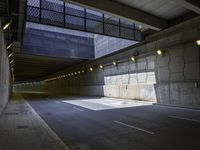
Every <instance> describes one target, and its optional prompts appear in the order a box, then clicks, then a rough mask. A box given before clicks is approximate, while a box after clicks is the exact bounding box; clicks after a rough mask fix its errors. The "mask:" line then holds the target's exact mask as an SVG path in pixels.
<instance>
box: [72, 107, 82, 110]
mask: <svg viewBox="0 0 200 150" xmlns="http://www.w3.org/2000/svg"><path fill="white" fill-rule="evenodd" d="M73 108H74V109H76V110H78V111H84V110H83V109H80V108H78V107H73Z"/></svg>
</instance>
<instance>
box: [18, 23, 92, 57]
mask: <svg viewBox="0 0 200 150" xmlns="http://www.w3.org/2000/svg"><path fill="white" fill-rule="evenodd" d="M44 28H47V29H44ZM62 31H63V29H62V28H59V27H50V26H48V25H41V24H36V23H30V22H27V23H26V28H25V31H24V40H23V46H22V51H21V52H23V53H28V54H33V55H43V56H51V57H64V58H81V59H94V38H93V37H89V36H88V37H87V35H85V36H84V35H81V33H79V34H77V33H76V34H75V33H70V31H65V32H62ZM71 32H72V31H71ZM82 34H83V33H82Z"/></svg>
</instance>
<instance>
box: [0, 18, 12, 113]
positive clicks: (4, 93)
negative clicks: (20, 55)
mask: <svg viewBox="0 0 200 150" xmlns="http://www.w3.org/2000/svg"><path fill="white" fill-rule="evenodd" d="M0 26H1V18H0ZM8 61H9V60H8V57H7V51H6V43H5V40H4V34H3V31H2V28H0V114H1V112H2V111H3V109H4V107H5V106H6V104H7V102H8V99H9V95H10V71H9V70H10V66H9V62H8Z"/></svg>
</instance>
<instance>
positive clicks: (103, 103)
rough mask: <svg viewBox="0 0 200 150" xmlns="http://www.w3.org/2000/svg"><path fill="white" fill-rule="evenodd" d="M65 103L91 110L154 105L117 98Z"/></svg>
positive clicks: (79, 100)
mask: <svg viewBox="0 0 200 150" xmlns="http://www.w3.org/2000/svg"><path fill="white" fill-rule="evenodd" d="M63 102H65V103H69V104H73V105H76V106H80V107H84V108H87V109H90V110H107V109H117V108H126V107H137V106H144V105H152V102H144V101H137V100H127V99H116V98H106V97H104V98H93V99H85V98H84V99H81V98H79V99H78V100H70V99H69V100H63Z"/></svg>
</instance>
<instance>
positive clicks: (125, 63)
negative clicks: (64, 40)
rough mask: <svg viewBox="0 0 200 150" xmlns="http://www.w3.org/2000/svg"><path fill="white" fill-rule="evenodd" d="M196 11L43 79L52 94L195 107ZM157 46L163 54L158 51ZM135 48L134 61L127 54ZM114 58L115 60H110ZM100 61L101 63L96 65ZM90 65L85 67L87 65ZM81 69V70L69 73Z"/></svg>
mask: <svg viewBox="0 0 200 150" xmlns="http://www.w3.org/2000/svg"><path fill="white" fill-rule="evenodd" d="M197 39H200V17H197V18H194V19H192V20H190V21H187V22H185V23H182V24H179V25H176V26H174V27H172V28H169V29H166V30H163V31H161V32H159V33H157V34H154V35H153V36H150V37H148V38H147V39H146V40H145V41H144V42H143V43H140V44H136V45H135V46H133V47H132V48H129V49H125V50H124V51H121V52H117V53H115V54H112V55H110V56H106V57H103V58H101V59H98V60H95V61H90V62H88V63H84V64H81V65H79V66H76V67H74V68H71V69H68V70H63V71H61V72H59V73H55V74H54V75H52V76H49V77H48V78H54V77H57V78H58V79H55V80H52V81H46V82H43V84H42V85H43V86H44V90H45V91H47V92H48V93H49V94H52V95H61V94H62V95H98V96H109V97H120V98H129V99H142V100H148V101H157V102H158V103H161V104H169V105H179V106H197V107H200V88H199V86H198V85H199V82H200V48H199V47H198V46H197V45H196V40H197ZM157 49H164V50H165V54H164V55H163V56H158V55H157V54H156V50H157ZM136 51H138V52H139V56H138V57H137V59H136V61H135V62H132V61H131V60H130V57H131V56H132V55H133V54H134V53H135V52H136ZM113 61H117V62H118V63H117V65H116V66H114V65H112V62H113ZM99 64H104V65H105V67H104V69H99V68H98V65H99ZM91 66H92V67H93V68H94V71H92V72H90V71H89V70H88V68H89V67H91ZM81 70H85V72H84V73H81V74H78V73H77V75H73V76H72V75H70V77H69V76H67V77H66V76H63V75H68V74H69V73H70V74H71V73H75V72H78V71H81Z"/></svg>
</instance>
